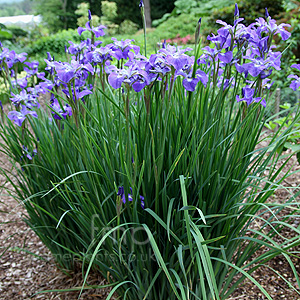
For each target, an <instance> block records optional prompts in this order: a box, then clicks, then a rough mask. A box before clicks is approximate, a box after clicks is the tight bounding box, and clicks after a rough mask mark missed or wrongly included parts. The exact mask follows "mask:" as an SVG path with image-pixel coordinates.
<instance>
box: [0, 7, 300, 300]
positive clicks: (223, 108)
mask: <svg viewBox="0 0 300 300" xmlns="http://www.w3.org/2000/svg"><path fill="white" fill-rule="evenodd" d="M141 8H143V4H142V2H141ZM141 11H142V13H143V9H142V10H141ZM89 22H90V21H89ZM89 22H88V23H87V25H86V28H79V30H78V32H79V34H81V33H82V32H83V31H84V30H86V31H90V33H91V39H87V40H83V41H82V42H81V43H80V44H78V45H75V44H73V43H71V42H70V45H69V47H68V48H67V52H68V54H70V61H68V62H58V61H55V59H54V58H53V57H52V56H51V54H50V53H48V55H47V58H46V59H45V61H46V63H47V67H46V69H45V72H41V73H39V72H38V71H37V64H36V63H33V62H32V63H24V62H25V61H24V60H23V59H24V58H25V57H26V55H25V54H21V55H17V54H15V53H14V52H11V51H10V50H9V49H6V48H1V51H2V52H1V53H0V68H1V75H2V76H4V77H5V78H6V79H5V80H6V82H7V84H8V85H10V87H11V107H12V111H11V112H9V113H8V114H7V116H6V117H4V118H3V122H1V131H0V134H1V136H2V137H3V139H4V141H5V143H6V146H5V150H4V151H5V152H6V153H7V155H8V156H9V157H10V158H11V159H12V160H13V161H15V162H16V163H15V164H14V166H15V168H16V170H14V172H15V173H14V174H17V177H18V181H17V182H18V184H16V183H15V182H16V181H14V180H13V179H11V182H12V184H13V187H14V188H15V194H16V195H17V196H16V198H17V200H18V201H20V202H21V203H23V205H24V206H25V208H26V209H27V212H28V216H27V217H26V222H27V223H28V224H29V226H31V228H32V229H33V230H34V231H35V232H36V233H37V235H38V236H39V237H40V239H41V240H42V241H43V242H44V244H45V245H46V246H47V247H48V248H49V249H50V251H51V252H52V253H53V254H54V255H55V258H56V260H57V263H58V264H59V265H60V266H61V267H63V268H66V269H76V268H77V267H78V265H80V266H82V270H84V279H83V284H82V286H83V288H84V287H85V286H87V285H88V282H87V280H86V279H87V276H88V274H89V272H91V270H93V272H100V273H101V274H102V275H103V276H104V277H105V278H107V280H109V281H110V282H111V285H112V286H113V291H112V293H113V292H114V291H117V293H118V294H119V295H120V296H122V297H123V296H124V299H125V298H127V299H132V300H133V299H134V300H136V299H170V300H171V299H226V298H228V297H229V296H230V295H231V294H232V292H233V291H234V290H235V289H236V288H237V287H238V286H239V285H240V284H241V283H242V282H243V280H244V279H245V278H248V279H249V280H251V281H252V282H253V283H254V284H256V285H257V286H258V288H259V289H260V290H261V292H262V293H263V294H264V295H265V296H266V297H267V298H268V299H271V298H270V296H269V295H268V293H267V292H266V290H265V289H264V288H263V286H261V285H260V284H259V283H258V282H257V281H256V280H255V279H254V278H253V277H252V272H254V271H255V270H256V269H257V268H258V267H259V266H260V265H264V264H266V263H267V262H268V261H269V260H270V259H272V258H273V257H275V256H279V255H282V256H284V257H285V259H287V260H288V262H289V263H290V264H291V265H292V261H291V259H290V256H295V255H297V253H294V252H293V249H294V247H296V246H297V245H299V244H300V238H299V229H297V228H294V227H293V226H291V225H290V222H291V220H293V218H295V216H297V214H299V203H297V202H296V201H295V199H297V194H296V195H291V197H290V199H288V200H287V202H286V204H282V203H281V204H280V203H274V202H270V201H269V199H270V197H271V196H272V195H273V194H274V192H275V191H276V190H277V189H279V188H281V187H282V182H283V181H284V179H285V178H286V177H287V176H288V175H289V174H288V172H286V171H285V170H286V168H285V166H286V164H287V162H288V160H289V158H290V157H291V156H292V153H291V154H290V155H289V156H288V157H287V158H285V161H284V162H283V163H281V164H280V165H278V162H279V161H280V151H279V155H278V151H277V150H278V147H277V146H278V145H281V144H282V142H283V141H284V140H285V139H286V137H287V136H288V135H289V133H290V132H291V131H292V129H293V122H292V123H291V124H290V125H289V126H288V127H287V128H286V130H284V131H278V132H277V133H276V134H275V135H274V137H273V138H272V139H271V141H270V144H269V145H268V146H265V147H259V142H260V141H261V139H263V136H262V135H261V134H262V132H263V130H264V123H265V122H266V121H267V120H266V117H265V107H268V104H269V102H268V95H269V94H270V88H271V87H272V84H273V82H272V71H273V70H274V69H275V70H280V62H281V53H280V52H279V51H276V46H275V45H272V41H273V37H274V36H276V35H278V36H281V38H282V39H283V40H286V39H287V38H288V37H289V35H290V34H289V32H288V31H287V30H286V27H288V25H285V24H280V25H277V24H276V21H275V20H273V19H272V18H271V17H270V16H269V15H267V16H266V18H259V19H257V20H256V22H254V23H253V24H251V25H250V26H245V25H243V23H242V22H243V19H242V18H240V16H239V10H238V7H237V6H236V7H235V12H234V24H233V25H230V24H226V23H224V22H222V21H218V23H219V24H220V25H221V27H220V29H219V30H218V31H217V34H216V35H214V34H212V35H211V36H209V37H208V40H209V41H210V43H211V44H210V46H206V47H204V48H202V49H201V43H200V29H201V20H199V23H198V24H195V26H196V34H195V35H196V37H197V39H196V40H197V43H196V45H195V49H192V48H186V49H181V48H177V47H175V46H171V45H167V44H165V43H164V44H163V45H162V48H161V49H159V50H158V51H157V52H156V53H152V54H151V55H150V56H149V57H148V56H146V51H145V54H141V53H140V48H139V47H137V46H136V45H134V41H133V40H132V39H126V40H121V41H118V40H117V39H115V38H112V43H110V44H108V45H105V46H103V45H102V44H101V41H99V40H97V41H94V38H95V37H96V38H97V37H99V36H102V35H103V33H104V32H103V29H104V28H103V27H102V26H99V27H96V28H95V27H93V26H92V25H91V24H90V23H89ZM20 63H24V65H23V66H24V70H25V71H26V72H27V74H28V75H27V76H26V78H27V79H29V78H34V80H33V81H34V82H38V84H36V85H35V86H28V85H26V84H25V83H22V84H20V83H19V81H18V80H17V79H18V78H14V77H15V74H14V73H13V65H15V64H20ZM292 67H295V68H296V69H298V70H299V67H298V66H295V65H294V66H292ZM292 78H293V79H295V81H293V82H292V85H291V87H292V88H295V89H296V88H298V87H299V85H298V80H299V78H298V76H297V75H293V77H292ZM12 79H15V80H16V82H15V84H14V85H13V84H12ZM27 84H28V82H27ZM40 99H43V101H45V99H46V105H47V108H46V109H44V108H42V107H43V106H42V105H39V101H40ZM48 99H49V101H48ZM47 101H48V102H47ZM294 113H295V122H297V120H299V118H300V114H299V111H295V112H294ZM2 114H3V112H2ZM14 124H15V125H16V126H15V125H14ZM24 145H26V146H24ZM28 149H34V150H30V151H29V150H28ZM28 160H29V161H30V163H28ZM19 166H20V167H19ZM280 173H281V175H280V176H279V174H280ZM7 178H8V180H10V178H9V177H7ZM287 207H288V208H289V210H284V208H287ZM285 211H288V213H286V212H285ZM257 224H259V225H257ZM254 225H255V226H254ZM286 228H289V230H291V231H292V232H293V234H292V235H291V236H289V237H284V238H282V236H283V235H282V232H284V231H285V230H286ZM278 237H281V238H282V239H278ZM263 247H266V248H265V250H266V249H267V250H266V251H265V252H264V251H262V252H261V253H262V254H261V255H258V256H256V257H255V259H253V258H252V257H253V254H255V253H256V251H258V250H260V249H262V248H263ZM66 255H70V256H71V257H72V259H69V256H68V259H67V260H66V259H65V257H66ZM293 270H294V271H295V272H294V273H295V278H296V280H297V282H298V285H300V282H299V278H298V275H297V273H296V270H295V269H293ZM291 286H292V285H291Z"/></svg>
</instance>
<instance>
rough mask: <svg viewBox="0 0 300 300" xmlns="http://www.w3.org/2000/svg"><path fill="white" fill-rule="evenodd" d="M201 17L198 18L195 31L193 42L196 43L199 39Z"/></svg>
mask: <svg viewBox="0 0 300 300" xmlns="http://www.w3.org/2000/svg"><path fill="white" fill-rule="evenodd" d="M200 29H201V18H200V19H199V21H198V23H197V27H196V32H195V44H196V45H197V44H198V42H199V39H200Z"/></svg>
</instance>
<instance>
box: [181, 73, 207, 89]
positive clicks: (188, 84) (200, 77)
mask: <svg viewBox="0 0 300 300" xmlns="http://www.w3.org/2000/svg"><path fill="white" fill-rule="evenodd" d="M199 81H201V82H202V84H203V85H204V86H205V87H206V85H207V82H208V76H207V74H206V73H205V72H204V71H202V70H200V69H198V70H197V71H196V78H193V77H191V76H187V77H186V78H184V79H183V81H182V85H183V86H184V88H185V89H186V90H187V91H189V92H193V91H195V89H196V86H197V84H198V82H199Z"/></svg>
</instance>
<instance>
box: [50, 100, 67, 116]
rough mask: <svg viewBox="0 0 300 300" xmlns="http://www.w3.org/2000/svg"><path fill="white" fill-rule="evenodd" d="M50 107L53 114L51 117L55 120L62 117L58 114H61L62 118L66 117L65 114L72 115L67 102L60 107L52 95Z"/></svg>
mask: <svg viewBox="0 0 300 300" xmlns="http://www.w3.org/2000/svg"><path fill="white" fill-rule="evenodd" d="M50 107H51V108H52V109H53V110H54V111H52V112H51V113H52V114H53V115H54V116H53V118H54V119H56V120H61V119H62V118H61V117H60V116H62V117H63V118H64V119H66V118H67V116H72V109H71V107H70V106H69V105H68V104H65V105H64V106H63V107H61V106H60V104H59V102H58V100H57V99H56V98H54V96H53V97H52V99H51V104H50ZM58 114H59V115H58Z"/></svg>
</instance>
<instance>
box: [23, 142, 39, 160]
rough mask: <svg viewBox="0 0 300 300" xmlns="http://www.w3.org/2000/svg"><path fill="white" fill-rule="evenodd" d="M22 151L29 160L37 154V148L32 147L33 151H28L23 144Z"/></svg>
mask: <svg viewBox="0 0 300 300" xmlns="http://www.w3.org/2000/svg"><path fill="white" fill-rule="evenodd" d="M23 153H24V154H26V157H27V158H28V159H29V160H32V159H33V157H34V156H35V155H36V154H37V149H33V151H32V152H30V151H29V150H28V148H27V147H25V146H24V145H23ZM22 158H23V156H21V159H22Z"/></svg>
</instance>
